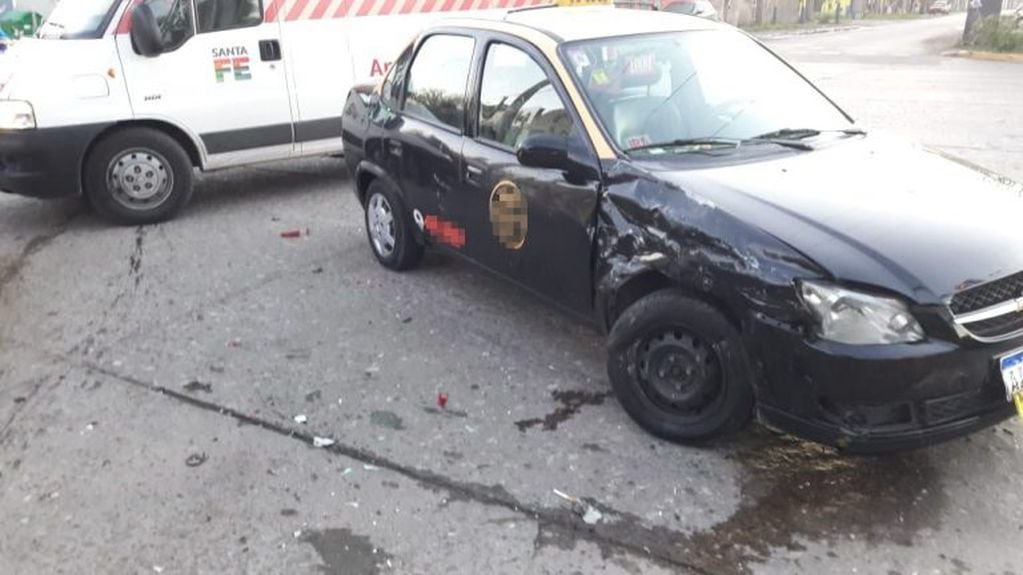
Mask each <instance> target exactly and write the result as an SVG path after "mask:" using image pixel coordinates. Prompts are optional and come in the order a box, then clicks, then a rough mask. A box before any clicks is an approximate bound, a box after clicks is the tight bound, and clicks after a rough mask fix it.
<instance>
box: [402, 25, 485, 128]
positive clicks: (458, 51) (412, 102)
mask: <svg viewBox="0 0 1023 575" xmlns="http://www.w3.org/2000/svg"><path fill="white" fill-rule="evenodd" d="M474 47H475V40H473V39H472V38H469V37H467V36H454V35H450V34H436V35H433V36H430V37H428V38H427V39H426V40H424V41H423V43H422V45H420V47H419V51H418V52H417V53H416V57H415V59H414V60H413V61H412V68H411V69H410V70H409V76H408V83H407V85H408V90H407V91H406V93H405V105H404V112H405V113H406V114H408V115H410V116H412V117H415V118H418V119H421V120H424V121H427V122H430V123H432V124H438V125H441V126H445V127H448V128H452V129H454V130H457V131H459V132H461V131H462V126H463V123H464V118H465V91H466V85H467V83H468V81H469V67H470V65H471V63H472V53H473V49H474Z"/></svg>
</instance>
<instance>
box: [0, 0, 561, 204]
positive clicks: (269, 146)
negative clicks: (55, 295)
mask: <svg viewBox="0 0 1023 575" xmlns="http://www.w3.org/2000/svg"><path fill="white" fill-rule="evenodd" d="M544 3H549V0H63V1H62V2H61V3H59V4H58V5H57V6H56V8H54V10H53V12H52V13H51V15H50V17H49V18H48V19H47V21H46V22H45V23H44V24H43V26H42V27H41V28H40V30H39V33H38V38H33V39H26V40H22V41H20V42H19V43H18V44H17V45H15V46H14V47H12V48H11V49H10V50H9V51H8V52H7V53H6V54H4V55H3V56H0V190H3V191H7V192H11V193H15V194H21V195H26V196H35V197H41V198H44V197H62V196H73V195H78V194H84V195H85V196H86V197H87V198H88V200H89V201H90V203H91V204H92V205H93V206H94V207H95V209H96V210H97V211H98V212H99V213H100V214H102V215H105V216H107V217H109V218H112V219H114V220H116V221H118V222H122V223H127V224H141V223H149V222H156V221H161V220H165V219H168V218H170V217H172V216H173V215H174V214H175V213H176V212H177V211H178V210H179V209H180V208H181V207H182V206H184V205H185V204H186V203H187V202H188V198H189V196H190V195H191V192H192V176H193V168H199V169H201V170H204V171H206V170H215V169H219V168H226V167H231V166H240V165H243V164H250V163H255V162H261V161H266V160H277V159H284V158H293V157H298V156H309V155H317V154H332V153H340V152H341V150H342V145H341V113H342V106H343V105H344V101H345V97H346V95H347V93H348V90H349V88H350V87H351V86H352V84H353V83H354V82H355V81H356V79H369V78H371V77H374V76H382V75H383V74H384V72H385V71H386V70H387V69H388V67H389V65H390V61H389V59H390V58H391V57H392V56H394V55H395V54H397V53H398V52H399V50H400V49H401V48H403V47H404V44H405V43H406V42H407V41H408V40H409V39H410V38H411V37H412V36H413V35H414V33H415V32H416V31H417V30H419V29H420V28H422V27H424V26H425V25H427V24H429V23H430V22H432V21H434V20H435V19H437V18H438V17H440V16H443V15H444V14H445V13H447V12H453V11H465V10H484V11H494V12H493V13H494V14H499V13H501V12H503V10H504V9H508V8H514V7H521V6H526V5H535V4H544Z"/></svg>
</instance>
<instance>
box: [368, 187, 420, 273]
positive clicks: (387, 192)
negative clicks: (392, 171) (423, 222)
mask: <svg viewBox="0 0 1023 575" xmlns="http://www.w3.org/2000/svg"><path fill="white" fill-rule="evenodd" d="M365 210H366V219H365V221H366V236H367V238H368V239H369V246H370V248H371V249H372V250H373V255H374V256H376V258H377V261H379V262H380V264H381V265H383V266H384V267H386V268H389V269H392V270H396V271H401V270H407V269H411V268H414V267H416V266H417V265H418V264H419V260H421V259H422V257H423V246H422V245H420V244H419V243H418V242H417V241H416V239H415V237H414V236H413V231H412V226H413V225H415V224H414V222H413V221H412V216H411V215H410V214H409V213H408V210H406V209H405V204H404V203H403V202H402V201H401V197H400V196H398V194H396V193H394V191H393V190H392V189H391V188H390V187H389V186H388V185H386V184H385V183H384V182H382V181H380V180H375V181H374V182H373V183H371V184H370V185H369V189H367V190H366V202H365Z"/></svg>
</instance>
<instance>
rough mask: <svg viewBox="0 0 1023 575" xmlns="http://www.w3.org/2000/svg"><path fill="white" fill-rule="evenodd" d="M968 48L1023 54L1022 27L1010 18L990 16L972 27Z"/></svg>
mask: <svg viewBox="0 0 1023 575" xmlns="http://www.w3.org/2000/svg"><path fill="white" fill-rule="evenodd" d="M972 36H973V38H972V40H971V41H970V43H969V44H970V46H971V47H974V48H979V49H981V50H992V51H994V52H1021V53H1023V27H1021V26H1020V25H1018V24H1017V23H1016V19H1015V18H1013V17H1011V16H1003V17H1001V18H998V17H996V16H991V17H988V18H985V19H983V20H981V21H979V22H977V23H976V24H974V26H973V34H972Z"/></svg>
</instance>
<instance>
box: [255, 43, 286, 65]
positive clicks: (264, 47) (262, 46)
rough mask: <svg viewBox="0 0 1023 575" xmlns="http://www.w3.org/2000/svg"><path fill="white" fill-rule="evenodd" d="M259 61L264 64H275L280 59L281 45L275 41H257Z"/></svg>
mask: <svg viewBox="0 0 1023 575" xmlns="http://www.w3.org/2000/svg"><path fill="white" fill-rule="evenodd" d="M259 59H260V60H262V61H264V62H276V61H277V60H280V59H281V43H280V42H278V41H277V40H260V41H259Z"/></svg>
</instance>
